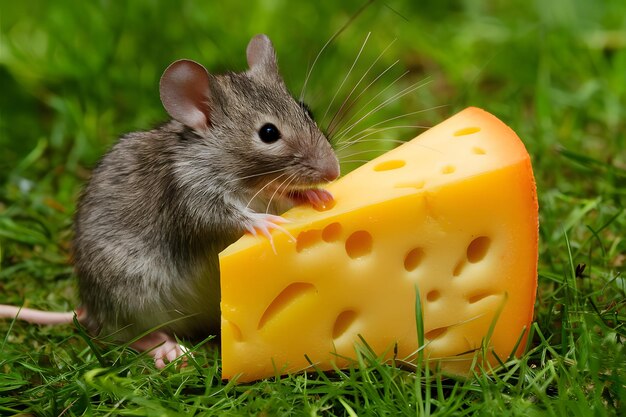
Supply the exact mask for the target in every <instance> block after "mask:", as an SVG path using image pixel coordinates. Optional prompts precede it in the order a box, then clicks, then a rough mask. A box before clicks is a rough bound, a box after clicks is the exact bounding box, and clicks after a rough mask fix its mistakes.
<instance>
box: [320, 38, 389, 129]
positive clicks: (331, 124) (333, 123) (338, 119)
mask: <svg viewBox="0 0 626 417" xmlns="http://www.w3.org/2000/svg"><path fill="white" fill-rule="evenodd" d="M396 40H397V38H394V39H393V40H392V41H391V42H390V43H389V45H387V47H386V48H385V49H383V51H382V52H381V53H380V54H379V55H378V57H376V59H375V60H374V62H372V64H371V65H370V66H369V68H368V69H367V70H366V71H365V73H363V76H362V77H361V78H360V79H359V81H358V82H357V83H356V85H355V86H354V87H353V88H352V91H350V94H348V95H347V96H346V98H345V99H344V100H343V103H341V106H340V107H339V109H338V110H337V111H336V112H335V114H334V115H333V118H332V119H331V120H330V122H329V123H328V127H327V131H328V134H329V135H332V133H333V132H334V130H335V128H336V127H337V126H339V124H340V123H341V121H342V120H343V119H344V118H345V117H346V115H347V114H348V111H349V110H350V109H351V108H352V107H353V106H354V105H355V104H356V103H357V102H358V99H359V98H360V97H361V96H362V95H363V94H364V93H365V92H366V91H367V90H368V89H369V87H370V86H371V85H372V84H374V83H375V82H376V81H377V80H378V79H379V78H380V77H382V76H383V75H384V74H385V73H386V72H387V71H389V70H390V69H391V68H392V67H393V66H394V65H396V64H397V63H398V62H400V60H396V62H394V63H393V64H391V65H390V66H389V67H387V69H385V70H384V71H383V72H382V73H381V74H380V75H378V76H377V77H376V78H375V79H374V80H373V81H372V82H370V83H369V84H368V85H367V86H366V87H365V88H364V89H363V90H362V91H361V92H360V93H359V95H357V97H356V98H355V99H354V100H352V101H351V102H350V98H351V97H352V95H353V94H354V92H355V91H356V89H357V87H358V86H359V85H360V84H361V82H362V81H363V80H364V79H365V77H366V76H367V74H369V72H370V71H371V70H372V68H374V65H376V63H377V62H378V61H379V60H380V58H382V56H383V55H384V54H385V52H387V50H388V49H389V48H390V47H391V45H393V43H394V42H395V41H396ZM348 102H350V105H349V106H348V107H347V108H346V109H345V111H344V107H346V104H348ZM338 116H339V117H338Z"/></svg>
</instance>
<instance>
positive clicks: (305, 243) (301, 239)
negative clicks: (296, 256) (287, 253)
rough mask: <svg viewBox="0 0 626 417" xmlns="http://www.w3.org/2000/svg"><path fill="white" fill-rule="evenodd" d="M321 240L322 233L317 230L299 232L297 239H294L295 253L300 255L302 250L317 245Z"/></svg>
mask: <svg viewBox="0 0 626 417" xmlns="http://www.w3.org/2000/svg"><path fill="white" fill-rule="evenodd" d="M321 238H322V232H320V231H319V230H305V231H304V232H300V234H299V235H298V238H297V239H296V252H298V253H300V252H302V251H303V250H305V249H307V248H310V247H311V246H313V245H315V244H317V243H319V242H320V240H321Z"/></svg>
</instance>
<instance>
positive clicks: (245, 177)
mask: <svg viewBox="0 0 626 417" xmlns="http://www.w3.org/2000/svg"><path fill="white" fill-rule="evenodd" d="M286 169H287V168H279V169H274V170H271V171H264V172H259V173H257V174H251V175H246V176H244V177H237V178H233V179H230V180H228V181H224V183H225V184H230V183H231V182H236V181H241V180H246V179H249V178H254V177H261V176H263V175H268V174H275V173H277V172H281V171H285V170H286Z"/></svg>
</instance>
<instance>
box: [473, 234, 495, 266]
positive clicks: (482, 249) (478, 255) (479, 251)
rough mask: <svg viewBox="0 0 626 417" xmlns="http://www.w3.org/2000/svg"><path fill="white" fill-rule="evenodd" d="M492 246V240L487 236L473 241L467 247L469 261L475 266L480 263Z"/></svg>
mask: <svg viewBox="0 0 626 417" xmlns="http://www.w3.org/2000/svg"><path fill="white" fill-rule="evenodd" d="M490 245H491V239H489V238H488V237H487V236H480V237H477V238H476V239H474V240H472V242H471V243H470V244H469V246H468V247H467V260H468V261H470V262H471V263H473V264H475V263H476V262H480V261H481V260H482V259H483V258H484V257H485V255H487V250H488V249H489V246H490Z"/></svg>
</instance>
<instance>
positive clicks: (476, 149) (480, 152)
mask: <svg viewBox="0 0 626 417" xmlns="http://www.w3.org/2000/svg"><path fill="white" fill-rule="evenodd" d="M472 152H474V153H475V154H476V155H484V154H486V153H487V152H486V151H485V150H484V149H483V148H479V147H478V146H474V147H473V148H472Z"/></svg>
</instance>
